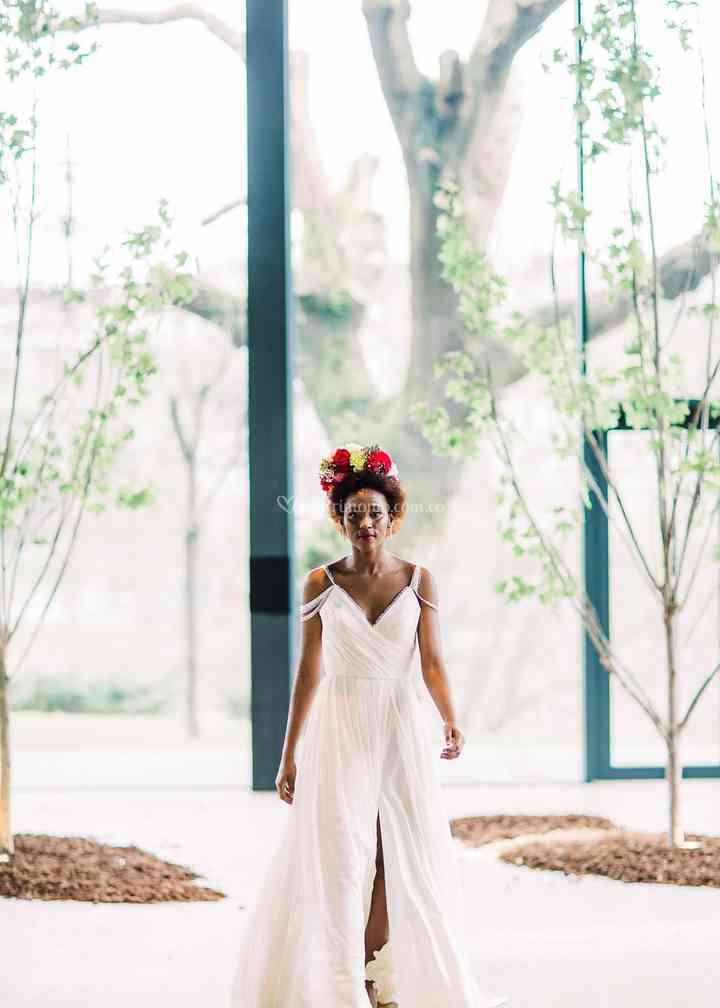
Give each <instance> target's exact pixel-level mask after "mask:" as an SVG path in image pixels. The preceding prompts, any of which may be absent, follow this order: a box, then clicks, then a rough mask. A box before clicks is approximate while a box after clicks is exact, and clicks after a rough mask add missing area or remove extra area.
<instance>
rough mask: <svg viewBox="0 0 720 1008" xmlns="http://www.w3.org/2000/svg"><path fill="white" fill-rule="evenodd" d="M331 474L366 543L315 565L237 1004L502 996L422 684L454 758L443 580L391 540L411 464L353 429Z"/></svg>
mask: <svg viewBox="0 0 720 1008" xmlns="http://www.w3.org/2000/svg"><path fill="white" fill-rule="evenodd" d="M320 483H321V486H322V488H323V490H324V491H325V493H326V494H327V503H328V510H329V513H330V516H331V517H332V519H333V521H334V522H335V523H336V525H337V527H338V529H339V530H340V531H341V532H342V534H343V535H344V536H346V537H347V539H348V541H349V544H350V546H351V553H349V554H348V556H346V557H344V558H343V559H342V560H339V561H336V562H334V563H332V564H327V565H325V566H322V567H318V568H316V569H314V570H311V571H310V572H309V573H308V574H307V575H306V578H305V585H304V591H303V605H302V608H301V613H300V616H301V621H302V643H301V652H300V659H299V664H298V669H297V674H296V677H295V682H294V685H293V691H292V698H291V704H290V712H289V716H288V723H287V729H286V734H285V742H284V746H283V754H282V760H281V764H280V768H279V770H278V774H277V778H276V786H277V791H278V794H279V796H280V797H281V798H282V800H283V801H285V802H287V803H288V804H289V805H292V806H293V808H292V812H291V813H289V815H288V819H287V821H286V824H285V827H284V829H283V830H282V833H281V836H280V837H279V841H278V844H277V848H276V850H275V851H274V853H273V856H272V857H271V859H270V864H269V868H268V869H267V872H266V874H265V877H264V879H263V880H262V883H261V885H260V889H259V892H258V894H257V897H256V899H255V901H254V904H253V906H252V907H251V909H250V911H249V912H248V915H247V919H246V929H245V933H244V938H243V943H242V952H241V956H240V962H239V965H238V969H237V973H236V978H235V984H234V989H233V1006H234V1008H311V1006H312V1008H320V1006H323V1008H326V1006H327V1008H367V1005H368V1003H370V1004H371V1005H388V1004H394V1005H398V1004H399V1006H400V1008H445V1006H452V1008H493V1006H496V1005H501V1004H505V1000H504V999H502V998H490V997H488V996H486V995H483V994H481V992H480V990H479V988H478V986H477V984H476V982H475V980H474V978H473V976H472V974H471V970H470V966H469V963H468V959H467V953H466V951H465V949H464V948H463V907H462V902H461V894H460V888H459V878H458V869H457V862H456V860H455V852H454V849H453V846H452V843H453V841H452V837H451V833H450V827H449V822H448V818H447V815H446V814H445V812H444V810H443V804H442V797H441V791H440V783H439V777H438V773H437V768H436V764H435V760H434V757H433V756H432V755H431V753H430V751H429V749H428V742H427V722H426V715H425V712H424V711H423V705H422V700H421V693H422V691H423V689H424V687H426V688H427V690H428V691H429V693H430V695H431V697H432V700H433V701H434V703H435V706H436V707H437V709H438V711H439V713H440V716H441V718H442V721H443V732H444V746H443V748H442V750H441V752H440V757H441V758H442V759H456V758H457V757H458V756H459V755H460V753H461V752H462V748H463V745H464V742H465V740H464V737H463V734H462V732H461V730H460V728H459V727H458V725H457V723H456V720H455V713H454V710H453V704H452V700H451V696H450V688H449V684H448V680H447V676H446V673H445V669H444V666H443V660H442V657H441V651H440V634H439V619H438V614H437V609H438V605H437V589H436V586H435V582H434V579H433V577H432V575H431V574H430V572H429V571H428V570H427V569H426V568H424V567H421V566H420V565H418V564H413V563H409V562H407V561H404V560H401V559H400V558H399V557H397V556H395V555H394V554H392V553H391V552H390V551H389V550H388V549H387V540H388V539H389V537H390V536H391V535H393V534H394V533H395V532H396V531H397V529H398V527H399V526H400V523H401V521H402V519H403V517H404V514H405V493H404V491H403V488H402V486H401V484H400V482H399V479H398V471H397V466H396V465H395V463H394V462H393V460H392V459H391V458H390V456H389V455H388V454H387V453H386V452H384V451H382V450H381V449H380V448H379V447H378V446H377V445H370V446H368V447H362V446H360V445H356V444H349V445H346V446H345V447H342V448H338V449H337V450H336V451H335V452H334V453H333V454H332V455H331V456H329V457H328V458H325V459H323V460H322V461H321V464H320ZM321 669H322V670H323V671H324V674H323V675H321ZM420 673H421V674H420ZM421 680H422V681H421ZM423 681H424V686H423ZM303 725H304V726H305V731H304V734H303V735H302V738H301V733H302V730H303ZM296 754H297V755H296Z"/></svg>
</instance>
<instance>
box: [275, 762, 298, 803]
mask: <svg viewBox="0 0 720 1008" xmlns="http://www.w3.org/2000/svg"><path fill="white" fill-rule="evenodd" d="M296 775H297V768H296V766H295V760H294V759H292V758H287V759H284V760H283V761H282V763H281V764H280V769H279V770H278V772H277V777H276V778H275V788H276V789H277V793H278V794H279V795H280V797H281V798H282V800H283V801H284V802H287V803H288V805H292V802H293V797H294V795H295V777H296Z"/></svg>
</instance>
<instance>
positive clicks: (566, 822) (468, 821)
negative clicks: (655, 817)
mask: <svg viewBox="0 0 720 1008" xmlns="http://www.w3.org/2000/svg"><path fill="white" fill-rule="evenodd" d="M578 828H585V829H608V830H610V829H617V827H616V825H615V823H614V822H612V820H610V819H605V818H604V817H603V816H591V815H574V814H568V815H488V816H464V817H463V818H460V819H451V820H450V829H451V831H452V835H453V836H454V837H457V838H458V840H462V841H463V843H467V844H469V845H470V846H471V847H479V846H481V845H482V844H488V843H494V842H495V841H496V840H512V839H514V838H515V837H521V836H527V834H528V833H532V834H535V833H549V832H550V831H551V830H557V829H578Z"/></svg>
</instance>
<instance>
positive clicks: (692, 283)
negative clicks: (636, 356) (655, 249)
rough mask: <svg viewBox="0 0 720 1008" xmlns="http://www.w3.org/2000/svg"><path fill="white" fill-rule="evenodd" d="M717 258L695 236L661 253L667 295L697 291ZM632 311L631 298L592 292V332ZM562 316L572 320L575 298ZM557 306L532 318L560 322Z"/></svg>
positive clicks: (562, 309) (663, 289) (546, 307)
mask: <svg viewBox="0 0 720 1008" xmlns="http://www.w3.org/2000/svg"><path fill="white" fill-rule="evenodd" d="M712 265H713V257H712V255H711V254H710V252H709V251H708V247H707V243H706V241H705V238H704V237H703V236H702V235H701V234H700V235H695V236H694V237H692V238H688V239H687V240H686V241H684V242H681V243H680V244H679V245H675V246H674V247H673V248H671V249H669V250H668V251H667V252H666V253H665V254H664V255H662V256H660V260H659V264H658V274H659V288H660V293H661V295H662V297H663V298H665V299H666V300H667V301H674V300H675V298H678V297H681V296H682V295H683V294H687V293H688V292H689V291H693V290H696V288H697V287H699V286H700V284H701V283H702V281H703V280H704V279H705V277H706V276H707V275H708V273H709V272H710V270H711V268H712ZM631 310H632V302H631V300H630V298H629V297H617V298H615V300H614V301H610V300H609V298H608V297H607V295H606V294H598V295H595V296H593V295H591V297H590V303H589V306H588V334H589V335H590V336H599V335H600V334H601V333H604V332H607V331H608V330H610V329H614V328H615V326H618V325H621V324H622V323H623V322H624V321H625V319H626V318H627V317H628V315H629V314H630V312H631ZM557 311H559V317H560V319H572V318H574V315H575V301H574V300H572V301H565V302H563V303H561V304H560V305H559V307H558V309H557ZM557 320H558V318H557V314H556V308H555V306H553V305H544V306H543V307H542V308H538V309H537V310H536V311H534V312H533V313H532V314H531V315H530V321H531V322H532V323H534V324H536V325H540V326H551V325H555V324H557Z"/></svg>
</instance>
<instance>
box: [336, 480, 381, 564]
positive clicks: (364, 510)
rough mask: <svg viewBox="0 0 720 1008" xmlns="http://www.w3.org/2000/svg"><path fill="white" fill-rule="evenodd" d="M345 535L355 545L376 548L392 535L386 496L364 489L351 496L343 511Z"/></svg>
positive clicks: (367, 488) (347, 499)
mask: <svg viewBox="0 0 720 1008" xmlns="http://www.w3.org/2000/svg"><path fill="white" fill-rule="evenodd" d="M343 528H344V530H345V535H346V536H347V537H348V539H349V540H350V542H351V543H352V544H353V545H357V546H360V547H361V548H363V549H367V548H368V547H370V548H375V547H377V546H379V545H380V543H381V542H382V541H383V540H384V539H387V538H388V537H389V536H390V535H391V534H392V521H391V519H390V512H389V509H388V502H387V498H386V497H385V494H383V493H380V491H379V490H372V489H370V488H369V487H364V488H363V489H362V490H357V491H356V492H355V493H352V494H350V496H349V497H347V498H346V500H345V508H344V511H343Z"/></svg>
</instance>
